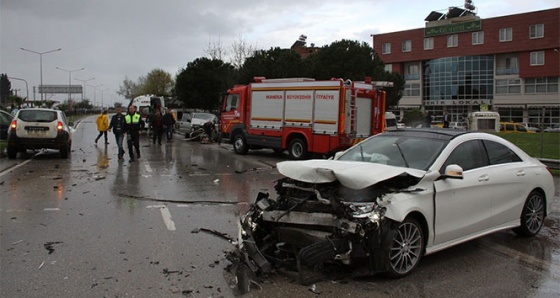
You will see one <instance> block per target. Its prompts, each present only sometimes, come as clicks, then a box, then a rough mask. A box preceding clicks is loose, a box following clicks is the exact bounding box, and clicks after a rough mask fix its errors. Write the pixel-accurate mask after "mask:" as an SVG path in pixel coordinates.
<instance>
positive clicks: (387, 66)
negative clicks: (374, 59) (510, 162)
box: [385, 64, 393, 72]
mask: <svg viewBox="0 0 560 298" xmlns="http://www.w3.org/2000/svg"><path fill="white" fill-rule="evenodd" d="M385 71H387V72H393V64H385Z"/></svg>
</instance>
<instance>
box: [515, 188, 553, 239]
mask: <svg viewBox="0 0 560 298" xmlns="http://www.w3.org/2000/svg"><path fill="white" fill-rule="evenodd" d="M544 218H545V198H544V196H543V194H542V193H540V192H538V191H535V190H533V191H532V192H531V193H530V194H529V196H528V197H527V200H525V204H524V205H523V210H522V211H521V217H520V221H521V226H519V227H517V228H514V229H513V231H514V232H515V233H516V234H517V235H519V236H523V237H532V236H535V235H536V234H537V233H539V231H540V230H541V228H542V227H543V225H544Z"/></svg>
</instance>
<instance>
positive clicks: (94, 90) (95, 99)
mask: <svg viewBox="0 0 560 298" xmlns="http://www.w3.org/2000/svg"><path fill="white" fill-rule="evenodd" d="M88 86H90V87H92V88H93V106H94V107H95V102H96V101H97V92H96V91H97V88H99V87H101V86H103V84H99V85H95V86H93V85H88Z"/></svg>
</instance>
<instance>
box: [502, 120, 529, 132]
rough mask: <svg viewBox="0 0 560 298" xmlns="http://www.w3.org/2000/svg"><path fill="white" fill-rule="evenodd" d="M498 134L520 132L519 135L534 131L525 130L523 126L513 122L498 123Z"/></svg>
mask: <svg viewBox="0 0 560 298" xmlns="http://www.w3.org/2000/svg"><path fill="white" fill-rule="evenodd" d="M500 132H513V133H517V132H521V133H535V132H534V131H530V130H527V128H526V127H525V126H523V124H520V123H514V122H500Z"/></svg>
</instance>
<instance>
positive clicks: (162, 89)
mask: <svg viewBox="0 0 560 298" xmlns="http://www.w3.org/2000/svg"><path fill="white" fill-rule="evenodd" d="M139 85H140V88H139V89H140V90H141V93H142V94H154V95H159V96H171V93H172V90H173V87H174V86H175V82H174V81H173V78H172V77H171V74H169V73H168V72H166V71H164V70H163V69H159V68H156V69H154V70H152V71H150V73H148V74H147V75H146V76H145V77H140V78H139Z"/></svg>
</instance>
